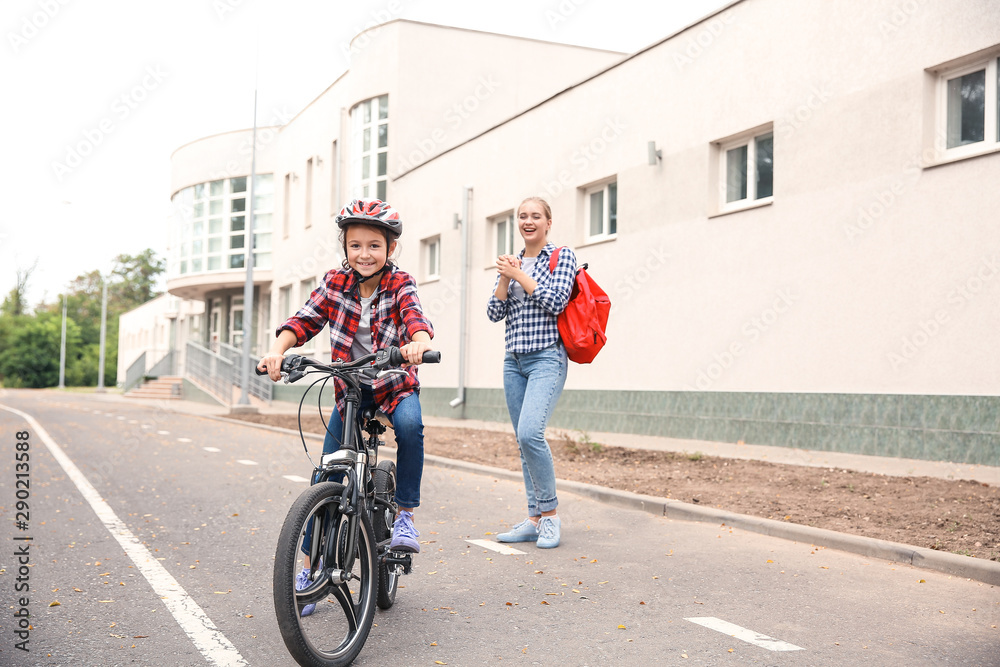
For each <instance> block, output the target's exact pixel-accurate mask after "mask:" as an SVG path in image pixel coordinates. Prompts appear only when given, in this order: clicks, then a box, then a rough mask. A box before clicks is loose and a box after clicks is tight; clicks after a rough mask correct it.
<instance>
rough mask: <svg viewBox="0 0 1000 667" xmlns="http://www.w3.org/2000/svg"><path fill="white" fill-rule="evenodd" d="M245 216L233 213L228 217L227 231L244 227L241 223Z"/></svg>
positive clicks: (240, 229) (241, 229)
mask: <svg viewBox="0 0 1000 667" xmlns="http://www.w3.org/2000/svg"><path fill="white" fill-rule="evenodd" d="M244 220H245V218H244V217H243V216H242V215H234V216H233V217H231V218H229V231H231V232H241V231H243V229H244V226H243V223H244Z"/></svg>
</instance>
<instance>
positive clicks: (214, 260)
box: [208, 255, 222, 271]
mask: <svg viewBox="0 0 1000 667" xmlns="http://www.w3.org/2000/svg"><path fill="white" fill-rule="evenodd" d="M221 268H222V258H221V257H219V256H218V255H214V256H210V257H209V258H208V270H209V271H218V270H219V269H221Z"/></svg>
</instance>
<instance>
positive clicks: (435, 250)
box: [420, 236, 441, 280]
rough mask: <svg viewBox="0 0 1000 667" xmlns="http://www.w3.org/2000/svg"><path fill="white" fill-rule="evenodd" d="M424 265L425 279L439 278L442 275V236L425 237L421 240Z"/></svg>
mask: <svg viewBox="0 0 1000 667" xmlns="http://www.w3.org/2000/svg"><path fill="white" fill-rule="evenodd" d="M420 245H421V246H422V252H421V253H420V254H421V256H422V257H423V265H424V279H425V280H437V279H438V278H440V277H441V237H440V236H435V237H433V238H429V239H424V240H423V241H421V242H420Z"/></svg>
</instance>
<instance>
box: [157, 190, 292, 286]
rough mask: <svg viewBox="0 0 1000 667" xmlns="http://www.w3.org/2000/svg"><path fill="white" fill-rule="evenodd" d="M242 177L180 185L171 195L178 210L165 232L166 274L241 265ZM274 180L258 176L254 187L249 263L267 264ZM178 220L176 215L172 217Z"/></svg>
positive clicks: (244, 205)
mask: <svg viewBox="0 0 1000 667" xmlns="http://www.w3.org/2000/svg"><path fill="white" fill-rule="evenodd" d="M247 185H248V177H246V176H239V177H236V178H229V179H219V180H216V181H211V182H209V183H199V184H197V185H194V186H191V187H189V188H184V189H183V190H181V191H180V192H178V193H177V194H176V195H174V197H173V203H174V206H175V209H176V210H177V212H178V213H179V215H178V216H175V220H174V222H173V223H172V225H171V230H170V252H169V254H168V257H169V264H168V267H169V273H168V278H169V277H172V276H179V275H185V274H189V273H204V272H206V271H222V270H228V269H238V268H243V265H244V257H243V254H244V252H245V251H244V246H245V240H244V235H245V233H246V225H247V219H248V218H249V215H250V212H249V209H248V204H249V202H248V192H247ZM273 190H274V179H273V176H272V175H271V174H258V175H257V180H256V183H255V187H254V217H255V222H254V227H255V233H254V238H255V244H254V247H255V248H256V254H255V255H254V264H255V266H257V267H259V268H262V269H267V268H270V267H271V253H270V245H271V238H270V237H271V235H270V230H271V215H272V214H271V208H272V206H273V205H274V196H273ZM177 218H179V219H177Z"/></svg>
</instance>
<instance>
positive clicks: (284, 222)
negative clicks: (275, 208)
mask: <svg viewBox="0 0 1000 667" xmlns="http://www.w3.org/2000/svg"><path fill="white" fill-rule="evenodd" d="M284 199H285V201H284V206H283V207H282V211H281V238H283V239H287V238H288V230H289V228H290V227H291V220H290V219H291V217H292V175H291V174H285V197H284Z"/></svg>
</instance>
